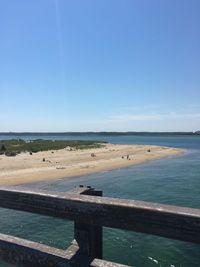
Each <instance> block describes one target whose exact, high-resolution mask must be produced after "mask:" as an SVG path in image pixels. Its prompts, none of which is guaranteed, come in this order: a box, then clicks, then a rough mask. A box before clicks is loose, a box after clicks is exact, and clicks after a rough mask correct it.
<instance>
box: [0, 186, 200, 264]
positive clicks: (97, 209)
mask: <svg viewBox="0 0 200 267" xmlns="http://www.w3.org/2000/svg"><path fill="white" fill-rule="evenodd" d="M0 207H3V208H9V209H16V210H22V211H28V212H32V213H38V214H43V215H48V216H53V217H59V218H63V219H69V220H72V221H74V241H73V242H72V244H71V246H70V247H69V248H68V249H67V250H61V249H57V248H52V247H49V246H46V245H42V244H39V243H36V242H32V241H28V240H25V239H21V238H17V237H13V236H8V235H4V234H0V258H1V259H3V260H5V261H7V262H10V263H13V264H15V265H16V266H26V267H33V266H34V267H36V266H37V267H48V266H52V267H55V266H56V267H61V266H62V267H65V266H69V267H87V266H88V267H89V266H91V267H98V266H99V267H100V266H101V267H105V266H106V267H111V266H116V267H117V266H118V267H120V266H121V267H123V266H125V265H121V264H117V263H114V262H108V261H105V260H102V227H103V226H107V227H112V228H119V229H124V230H131V231H136V232H141V233H147V234H153V235H158V236H163V237H167V238H172V239H177V240H182V241H188V242H193V243H200V210H199V209H192V208H181V207H176V206H169V205H162V204H154V203H148V202H142V201H134V200H125V199H118V198H108V197H102V191H100V190H95V189H93V188H91V187H83V186H80V187H77V188H74V189H73V190H71V191H69V192H67V193H63V192H62V193H61V192H48V191H39V190H37V191H35V190H27V189H19V187H0Z"/></svg>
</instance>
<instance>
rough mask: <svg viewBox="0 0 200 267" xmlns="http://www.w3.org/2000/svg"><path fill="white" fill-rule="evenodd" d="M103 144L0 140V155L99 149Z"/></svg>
mask: <svg viewBox="0 0 200 267" xmlns="http://www.w3.org/2000/svg"><path fill="white" fill-rule="evenodd" d="M104 143H105V142H100V141H79V140H77V141H65V140H43V139H38V140H31V141H25V140H22V139H19V140H16V139H13V140H2V141H0V154H5V155H7V156H15V155H16V154H19V153H21V152H30V154H31V153H36V152H39V151H46V150H58V149H63V148H66V147H68V148H69V149H71V150H74V149H75V150H77V149H89V148H100V147H102V146H103V145H104Z"/></svg>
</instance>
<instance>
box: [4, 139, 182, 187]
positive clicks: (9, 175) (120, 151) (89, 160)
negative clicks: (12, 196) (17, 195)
mask: <svg viewBox="0 0 200 267" xmlns="http://www.w3.org/2000/svg"><path fill="white" fill-rule="evenodd" d="M183 153H184V149H179V148H172V147H164V146H153V145H120V144H106V145H105V146H104V147H102V148H92V149H85V150H75V151H69V150H68V149H61V150H51V151H43V152H38V153H34V154H33V155H30V154H29V153H27V152H26V153H21V154H19V155H17V156H15V157H6V156H4V155H1V156H0V185H22V184H29V183H35V182H42V181H52V180H56V179H66V178H72V177H77V176H83V175H87V174H92V173H97V172H102V171H110V170H114V169H118V168H123V167H128V166H131V165H135V164H140V163H144V162H146V161H150V160H156V159H161V158H166V157H169V156H173V155H181V154H183ZM127 156H128V157H127ZM43 158H45V161H43Z"/></svg>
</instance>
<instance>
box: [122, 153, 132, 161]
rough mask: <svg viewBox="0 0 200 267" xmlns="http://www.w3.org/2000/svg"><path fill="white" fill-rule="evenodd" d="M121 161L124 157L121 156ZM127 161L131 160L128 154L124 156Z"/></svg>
mask: <svg viewBox="0 0 200 267" xmlns="http://www.w3.org/2000/svg"><path fill="white" fill-rule="evenodd" d="M122 159H124V156H122ZM126 159H127V160H131V159H130V156H129V154H127V155H126Z"/></svg>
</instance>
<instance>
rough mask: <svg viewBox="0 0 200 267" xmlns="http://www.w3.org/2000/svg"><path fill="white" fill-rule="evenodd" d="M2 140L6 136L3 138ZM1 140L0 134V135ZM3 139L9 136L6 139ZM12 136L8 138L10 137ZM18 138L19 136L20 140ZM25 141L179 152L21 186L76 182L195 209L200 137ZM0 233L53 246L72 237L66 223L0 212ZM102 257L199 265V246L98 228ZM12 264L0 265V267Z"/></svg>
mask: <svg viewBox="0 0 200 267" xmlns="http://www.w3.org/2000/svg"><path fill="white" fill-rule="evenodd" d="M6 137H7V138H8V136H6ZM0 138H1V139H5V138H2V136H0ZM9 138H11V137H10V136H9ZM12 138H13V137H12ZM18 138H21V137H20V136H19V137H18ZM22 138H26V139H33V138H35V139H38V138H43V139H47V138H48V139H58V138H59V139H79V140H83V139H84V140H85V139H87V140H88V139H90V140H105V141H109V142H112V143H128V144H135V143H137V144H154V145H165V146H172V147H181V148H184V149H185V153H184V155H181V156H173V157H168V158H166V159H161V160H156V161H151V162H148V163H145V164H139V165H135V166H130V167H128V168H122V169H117V170H113V171H108V172H101V173H96V174H92V175H87V176H82V177H78V178H76V179H74V178H72V179H67V180H65V179H62V180H57V181H51V182H43V183H37V184H31V185H26V187H29V186H31V187H32V188H39V189H43V190H50V191H67V190H69V189H71V188H73V187H74V186H77V185H79V184H84V185H91V186H93V187H95V188H99V189H102V190H103V193H104V195H105V196H111V197H118V198H127V199H135V200H136V199H137V200H144V201H150V202H159V203H164V204H172V205H179V206H186V207H193V208H200V136H182V135H180V136H179V135H173V136H171V135H170V136H166V135H165V136H163V135H160V136H152V135H150V136H146V135H145V136H106V135H104V136H98V135H89V134H88V135H84V136H82V135H80V136H78V135H76V136H73V135H72V136H69V135H68V136H60V135H59V136H55V135H52V136H49V135H47V136H44V135H42V136H41V137H38V135H37V136H31V138H30V136H28V135H27V136H23V137H22ZM0 232H1V233H6V234H11V235H15V236H18V237H22V238H26V239H30V240H33V241H37V242H41V243H44V244H48V245H50V246H55V247H59V248H67V246H68V245H69V244H70V242H71V240H72V239H73V224H72V223H71V222H68V221H65V220H61V219H57V218H50V217H45V216H40V215H35V214H28V213H24V212H20V211H11V210H8V209H0ZM103 244H104V248H103V249H104V253H103V254H104V259H107V260H111V261H115V262H118V263H124V264H127V265H130V266H138V267H139V266H144V267H147V266H150V267H153V266H155V267H156V266H160V267H161V266H162V267H173V266H174V267H187V266H190V267H191V266H192V267H193V266H194V267H199V266H200V245H197V244H192V243H189V242H182V241H176V240H171V239H167V238H161V237H156V236H152V235H146V234H140V233H134V232H129V231H122V230H117V229H110V228H104V242H103ZM8 266H13V265H9V264H7V263H4V262H2V261H0V267H8Z"/></svg>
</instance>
